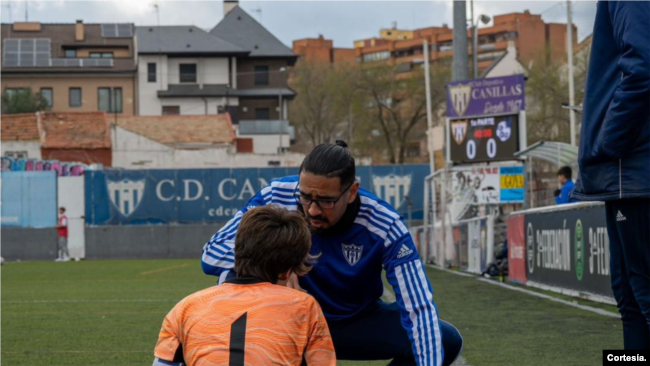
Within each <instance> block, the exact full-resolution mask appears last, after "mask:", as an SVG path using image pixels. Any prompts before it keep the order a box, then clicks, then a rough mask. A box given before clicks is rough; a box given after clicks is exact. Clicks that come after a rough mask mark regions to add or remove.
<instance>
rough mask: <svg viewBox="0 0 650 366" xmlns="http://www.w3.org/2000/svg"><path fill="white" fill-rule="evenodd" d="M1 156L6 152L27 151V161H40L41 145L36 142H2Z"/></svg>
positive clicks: (0, 145)
mask: <svg viewBox="0 0 650 366" xmlns="http://www.w3.org/2000/svg"><path fill="white" fill-rule="evenodd" d="M0 148H1V149H2V156H5V152H7V151H27V158H28V159H41V143H40V142H38V141H2V143H1V144H0Z"/></svg>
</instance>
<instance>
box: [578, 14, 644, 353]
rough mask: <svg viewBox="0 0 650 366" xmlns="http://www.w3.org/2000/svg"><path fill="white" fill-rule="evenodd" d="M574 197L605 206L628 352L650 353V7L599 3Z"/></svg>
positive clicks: (615, 288) (614, 284) (612, 268)
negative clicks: (637, 350)
mask: <svg viewBox="0 0 650 366" xmlns="http://www.w3.org/2000/svg"><path fill="white" fill-rule="evenodd" d="M591 47H592V49H591V59H590V61H589V70H588V73H587V85H586V89H585V100H584V114H583V120H582V131H581V133H580V152H579V158H578V164H579V166H580V172H579V174H578V181H577V182H576V186H575V189H574V191H573V193H572V197H574V198H577V199H579V200H586V201H605V209H606V220H607V231H608V233H609V242H610V273H611V281H612V290H613V292H614V297H615V298H616V302H617V305H618V309H619V312H620V313H621V318H622V320H623V340H624V344H625V348H626V349H630V350H633V349H650V2H647V1H599V2H598V9H597V12H596V23H595V24H594V33H593V41H592V46H591Z"/></svg>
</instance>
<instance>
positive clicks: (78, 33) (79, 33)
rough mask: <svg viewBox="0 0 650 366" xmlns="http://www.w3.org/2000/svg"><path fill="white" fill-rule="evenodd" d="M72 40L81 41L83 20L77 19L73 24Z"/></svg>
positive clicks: (82, 38)
mask: <svg viewBox="0 0 650 366" xmlns="http://www.w3.org/2000/svg"><path fill="white" fill-rule="evenodd" d="M74 40H75V41H77V42H81V41H83V40H84V22H83V20H77V24H75V26H74Z"/></svg>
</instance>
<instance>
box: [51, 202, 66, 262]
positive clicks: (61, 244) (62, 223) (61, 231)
mask: <svg viewBox="0 0 650 366" xmlns="http://www.w3.org/2000/svg"><path fill="white" fill-rule="evenodd" d="M56 228H57V236H58V239H59V241H58V252H59V254H58V255H59V257H58V258H57V259H55V260H54V261H55V262H67V261H69V260H70V253H68V216H66V215H65V207H60V208H59V223H58V224H57V225H56Z"/></svg>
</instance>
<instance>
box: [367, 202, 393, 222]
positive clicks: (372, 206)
mask: <svg viewBox="0 0 650 366" xmlns="http://www.w3.org/2000/svg"><path fill="white" fill-rule="evenodd" d="M377 206H379V204H376V205H370V204H367V203H361V207H362V208H363V207H365V208H369V209H371V210H373V211H374V212H376V213H377V214H379V215H381V216H384V217H385V218H387V219H388V221H391V222H392V221H395V219H396V218H398V217H399V216H398V215H395V216H391V215H389V214H387V213H385V212H381V211H380V210H379V209H378V207H377Z"/></svg>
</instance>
